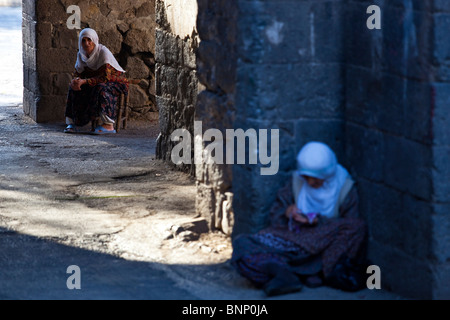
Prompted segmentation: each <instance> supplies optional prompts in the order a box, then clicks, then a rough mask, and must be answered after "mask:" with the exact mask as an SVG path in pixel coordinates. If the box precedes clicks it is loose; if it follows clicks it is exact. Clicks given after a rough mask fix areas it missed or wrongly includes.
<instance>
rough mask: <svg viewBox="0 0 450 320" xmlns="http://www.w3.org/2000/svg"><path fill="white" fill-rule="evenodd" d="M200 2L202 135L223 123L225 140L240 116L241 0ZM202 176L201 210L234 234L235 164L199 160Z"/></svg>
mask: <svg viewBox="0 0 450 320" xmlns="http://www.w3.org/2000/svg"><path fill="white" fill-rule="evenodd" d="M198 8H199V15H198V18H197V28H198V32H199V36H200V38H201V42H200V46H199V49H198V52H197V70H198V78H199V81H200V83H201V84H202V85H203V86H204V87H203V88H202V89H203V90H202V91H201V92H200V94H199V96H198V102H197V107H196V114H195V120H196V121H201V123H202V136H203V133H204V132H205V131H206V130H208V129H218V130H219V131H220V132H221V134H222V135H223V137H224V142H225V132H226V129H233V123H234V118H235V110H234V104H235V101H234V98H235V89H236V61H237V54H236V38H237V24H236V22H237V17H238V8H237V1H236V0H227V1H208V0H201V1H198ZM196 138H197V139H200V140H201V138H202V137H196ZM207 145H208V142H203V143H202V146H203V147H206V146H207ZM225 146H226V143H224V148H225ZM225 153H226V152H225V149H224V151H223V154H224V155H225ZM205 159H206V158H205ZM196 179H197V190H198V191H197V199H196V210H197V212H198V213H199V214H201V215H202V216H203V217H205V218H206V219H207V221H208V223H209V226H210V229H211V230H222V231H223V232H224V233H226V234H229V235H231V232H232V230H233V226H234V213H233V208H232V203H233V192H232V180H233V172H232V165H230V164H226V163H224V164H207V163H201V164H197V165H196Z"/></svg>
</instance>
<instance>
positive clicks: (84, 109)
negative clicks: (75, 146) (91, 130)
mask: <svg viewBox="0 0 450 320" xmlns="http://www.w3.org/2000/svg"><path fill="white" fill-rule="evenodd" d="M121 93H128V88H127V85H126V84H124V83H118V82H107V83H99V84H98V85H96V86H94V87H91V86H88V85H84V86H82V90H81V91H74V90H72V88H69V93H68V95H67V105H66V113H65V116H66V117H68V118H70V119H72V120H73V121H74V123H75V124H76V125H77V126H84V125H86V124H88V123H89V122H90V121H92V120H95V119H97V118H99V117H101V115H102V114H103V115H106V116H108V117H109V118H110V119H112V120H115V119H116V117H117V115H116V106H117V102H118V98H119V96H120V94H121Z"/></svg>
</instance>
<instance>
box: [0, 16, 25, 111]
mask: <svg viewBox="0 0 450 320" xmlns="http://www.w3.org/2000/svg"><path fill="white" fill-rule="evenodd" d="M22 66H23V62H22V8H21V7H0V106H4V105H17V104H20V103H22V100H23V71H22Z"/></svg>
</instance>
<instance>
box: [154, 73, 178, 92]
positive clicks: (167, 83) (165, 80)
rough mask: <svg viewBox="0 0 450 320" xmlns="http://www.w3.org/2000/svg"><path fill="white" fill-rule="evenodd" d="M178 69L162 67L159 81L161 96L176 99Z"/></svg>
mask: <svg viewBox="0 0 450 320" xmlns="http://www.w3.org/2000/svg"><path fill="white" fill-rule="evenodd" d="M177 80H178V69H176V68H173V67H169V66H162V67H161V68H160V71H159V79H157V81H159V82H160V84H159V85H160V86H161V96H171V97H173V98H175V97H176V96H177V92H178V82H177Z"/></svg>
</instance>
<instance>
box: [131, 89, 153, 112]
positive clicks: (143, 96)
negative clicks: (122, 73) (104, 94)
mask: <svg viewBox="0 0 450 320" xmlns="http://www.w3.org/2000/svg"><path fill="white" fill-rule="evenodd" d="M129 90H130V91H129V97H130V100H129V103H130V106H132V107H142V106H148V105H149V103H150V101H149V99H148V96H147V93H146V92H145V90H143V89H142V88H140V87H139V86H138V85H134V84H130V87H129Z"/></svg>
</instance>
